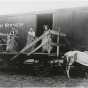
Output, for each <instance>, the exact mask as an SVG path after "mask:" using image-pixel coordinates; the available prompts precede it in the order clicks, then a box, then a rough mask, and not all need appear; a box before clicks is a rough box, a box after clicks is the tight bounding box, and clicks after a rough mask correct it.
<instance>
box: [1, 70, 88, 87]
mask: <svg viewBox="0 0 88 88" xmlns="http://www.w3.org/2000/svg"><path fill="white" fill-rule="evenodd" d="M0 87H21V88H22V87H60V88H61V87H67V88H68V87H78V88H80V87H83V88H84V87H88V79H84V78H83V77H74V78H71V79H70V80H68V79H67V77H66V75H65V74H54V75H52V76H47V77H42V76H34V75H31V74H21V73H19V74H18V73H12V72H5V71H0Z"/></svg>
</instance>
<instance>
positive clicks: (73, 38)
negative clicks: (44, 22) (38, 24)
mask: <svg viewBox="0 0 88 88" xmlns="http://www.w3.org/2000/svg"><path fill="white" fill-rule="evenodd" d="M53 15H54V22H53V23H54V24H53V25H54V29H56V30H58V27H61V32H63V33H66V34H67V36H68V37H69V41H70V42H71V46H72V48H76V49H79V50H88V9H87V8H86V9H85V8H84V9H83V8H81V9H80V8H79V9H68V10H65V9H64V10H58V11H56V12H55V13H54V14H53Z"/></svg>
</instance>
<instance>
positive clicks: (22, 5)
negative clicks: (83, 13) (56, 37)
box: [0, 0, 88, 15]
mask: <svg viewBox="0 0 88 88" xmlns="http://www.w3.org/2000/svg"><path fill="white" fill-rule="evenodd" d="M87 6H88V1H87V0H0V15H7V14H20V13H29V12H32V11H43V10H53V9H60V8H73V7H87Z"/></svg>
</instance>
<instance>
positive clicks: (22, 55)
mask: <svg viewBox="0 0 88 88" xmlns="http://www.w3.org/2000/svg"><path fill="white" fill-rule="evenodd" d="M49 34H53V35H57V36H58V38H59V35H60V33H58V32H56V31H53V30H48V31H47V32H45V33H44V34H43V35H41V36H40V37H39V38H38V39H36V40H35V41H33V42H32V43H31V44H30V45H27V46H26V47H24V48H23V49H22V50H21V51H20V52H19V53H17V54H16V55H14V56H13V57H12V58H11V59H10V61H14V60H15V61H16V60H18V59H19V60H24V59H23V58H27V57H28V58H37V57H58V56H59V52H58V51H59V50H58V49H59V48H58V47H59V43H57V44H54V43H52V45H54V46H56V47H57V54H48V53H36V51H37V50H38V49H40V48H41V47H42V46H43V45H44V44H46V42H45V43H43V44H40V45H39V46H37V47H36V48H35V49H34V50H32V51H30V52H28V53H25V51H26V50H28V49H29V48H30V47H32V46H33V45H34V44H36V43H37V42H39V41H40V40H42V38H44V37H45V36H47V35H49ZM61 35H62V36H66V35H65V34H62V33H61Z"/></svg>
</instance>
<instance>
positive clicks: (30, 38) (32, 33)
mask: <svg viewBox="0 0 88 88" xmlns="http://www.w3.org/2000/svg"><path fill="white" fill-rule="evenodd" d="M34 40H35V31H34V29H33V28H32V27H31V28H30V29H29V31H28V37H27V43H26V45H30V44H31V43H32V42H33V41H34ZM33 49H34V45H33V46H32V47H31V48H30V49H28V51H30V50H33Z"/></svg>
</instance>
